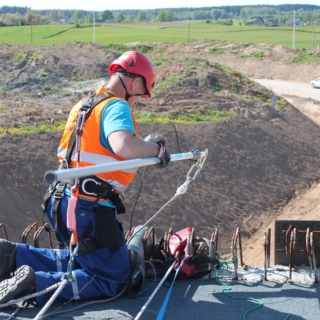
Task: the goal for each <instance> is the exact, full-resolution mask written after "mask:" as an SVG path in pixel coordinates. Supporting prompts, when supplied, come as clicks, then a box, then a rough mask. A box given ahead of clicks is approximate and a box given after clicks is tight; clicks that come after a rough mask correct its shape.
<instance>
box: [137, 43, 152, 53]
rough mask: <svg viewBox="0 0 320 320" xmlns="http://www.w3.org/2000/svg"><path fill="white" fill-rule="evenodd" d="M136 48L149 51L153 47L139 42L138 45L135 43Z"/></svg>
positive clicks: (143, 51)
mask: <svg viewBox="0 0 320 320" xmlns="http://www.w3.org/2000/svg"><path fill="white" fill-rule="evenodd" d="M136 50H137V51H140V52H141V53H148V52H149V51H152V50H153V47H151V46H147V45H145V44H139V45H137V48H136Z"/></svg>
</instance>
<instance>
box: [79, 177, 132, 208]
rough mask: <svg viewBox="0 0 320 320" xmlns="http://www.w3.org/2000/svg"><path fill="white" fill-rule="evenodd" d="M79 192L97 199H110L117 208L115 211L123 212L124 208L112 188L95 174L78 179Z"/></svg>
mask: <svg viewBox="0 0 320 320" xmlns="http://www.w3.org/2000/svg"><path fill="white" fill-rule="evenodd" d="M79 194H82V195H85V196H91V197H95V198H97V200H99V199H104V200H110V201H111V202H112V203H113V204H114V205H115V206H116V208H117V213H118V214H121V213H125V212H126V209H125V207H124V205H123V203H122V201H121V199H120V197H119V194H118V193H116V192H115V190H114V188H113V187H112V186H111V185H110V184H109V183H107V182H106V181H104V180H102V179H99V178H98V177H96V176H91V177H86V178H80V179H79Z"/></svg>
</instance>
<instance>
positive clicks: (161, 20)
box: [157, 9, 167, 22]
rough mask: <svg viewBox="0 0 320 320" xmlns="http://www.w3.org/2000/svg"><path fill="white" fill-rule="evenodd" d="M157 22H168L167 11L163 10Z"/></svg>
mask: <svg viewBox="0 0 320 320" xmlns="http://www.w3.org/2000/svg"><path fill="white" fill-rule="evenodd" d="M157 20H158V21H160V22H164V21H167V20H166V11H165V10H164V9H161V10H160V11H159V13H158V15H157Z"/></svg>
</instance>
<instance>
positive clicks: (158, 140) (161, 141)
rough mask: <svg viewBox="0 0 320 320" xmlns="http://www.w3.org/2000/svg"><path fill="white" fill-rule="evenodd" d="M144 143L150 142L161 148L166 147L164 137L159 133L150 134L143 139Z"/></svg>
mask: <svg viewBox="0 0 320 320" xmlns="http://www.w3.org/2000/svg"><path fill="white" fill-rule="evenodd" d="M144 141H152V142H155V143H157V144H159V145H160V144H162V145H163V146H165V145H166V139H165V138H164V135H163V134H162V133H159V132H155V133H151V134H149V135H148V136H147V137H145V138H144Z"/></svg>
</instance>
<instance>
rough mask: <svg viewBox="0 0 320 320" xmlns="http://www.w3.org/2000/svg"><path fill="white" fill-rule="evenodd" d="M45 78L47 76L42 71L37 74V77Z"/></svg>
mask: <svg viewBox="0 0 320 320" xmlns="http://www.w3.org/2000/svg"><path fill="white" fill-rule="evenodd" d="M46 76H47V74H46V73H45V72H44V71H41V72H40V73H39V77H46Z"/></svg>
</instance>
